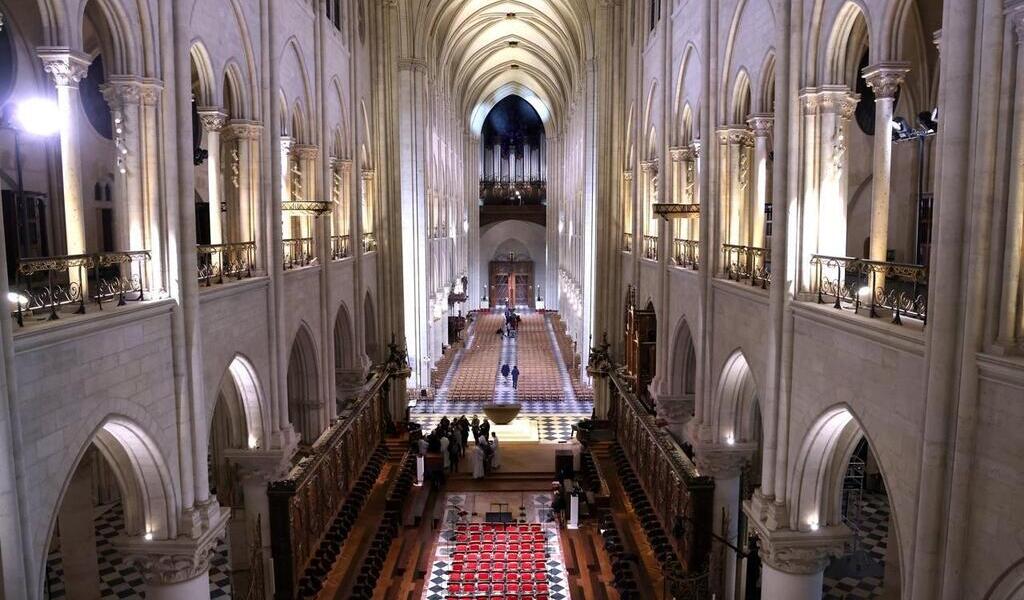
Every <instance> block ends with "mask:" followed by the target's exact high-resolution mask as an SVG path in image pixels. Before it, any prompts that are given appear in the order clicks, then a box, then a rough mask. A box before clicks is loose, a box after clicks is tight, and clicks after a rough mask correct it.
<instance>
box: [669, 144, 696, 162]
mask: <svg viewBox="0 0 1024 600" xmlns="http://www.w3.org/2000/svg"><path fill="white" fill-rule="evenodd" d="M668 153H669V156H670V157H671V158H672V162H687V161H691V160H693V159H694V152H693V148H691V147H689V146H678V147H675V148H670V149H669V151H668Z"/></svg>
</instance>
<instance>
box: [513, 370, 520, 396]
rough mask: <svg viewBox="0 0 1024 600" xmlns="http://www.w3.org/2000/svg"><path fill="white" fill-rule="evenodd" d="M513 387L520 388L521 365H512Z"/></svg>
mask: <svg viewBox="0 0 1024 600" xmlns="http://www.w3.org/2000/svg"><path fill="white" fill-rule="evenodd" d="M512 389H514V390H518V389H519V365H515V366H514V367H512Z"/></svg>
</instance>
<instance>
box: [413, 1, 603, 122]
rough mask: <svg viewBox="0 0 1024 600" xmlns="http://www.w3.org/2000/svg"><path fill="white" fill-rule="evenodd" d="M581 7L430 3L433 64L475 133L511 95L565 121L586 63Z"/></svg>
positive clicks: (573, 4) (548, 3)
mask: <svg viewBox="0 0 1024 600" xmlns="http://www.w3.org/2000/svg"><path fill="white" fill-rule="evenodd" d="M582 1H583V0H430V3H429V4H430V6H429V7H428V10H427V16H428V19H429V20H428V21H427V22H428V23H430V27H429V28H428V29H427V30H426V33H427V34H428V38H427V40H426V42H427V49H428V54H429V57H430V59H431V60H432V61H433V62H434V67H435V69H436V71H435V72H436V73H438V74H439V75H440V77H441V79H442V83H443V84H444V85H445V86H446V87H447V88H448V89H449V90H450V91H451V94H452V98H454V100H455V101H456V102H458V103H459V106H460V108H461V109H462V111H463V114H465V115H466V116H467V118H468V119H469V121H470V126H471V128H472V130H473V131H474V132H475V133H477V134H479V132H480V127H481V126H482V125H483V121H484V118H485V117H486V116H487V113H488V112H489V111H490V109H491V107H492V106H494V105H495V104H496V103H497V102H499V101H500V100H501V99H503V98H505V97H507V96H509V95H510V94H518V95H520V96H522V97H523V98H525V99H526V100H527V101H528V102H530V104H532V105H533V106H534V108H536V109H537V112H538V113H539V114H540V115H541V118H543V119H544V121H545V122H547V123H552V122H557V121H558V119H559V118H560V116H561V115H562V114H564V112H565V109H566V107H567V105H568V103H569V101H570V98H571V95H572V93H573V90H574V87H575V85H576V84H577V83H578V82H579V81H580V78H581V73H582V65H583V64H584V58H585V56H587V47H586V45H587V40H588V37H587V25H586V22H585V21H586V14H585V12H584V14H583V15H582V18H581V15H580V11H581V10H582V9H581V8H580V7H579V6H578V5H579V4H580V3H581V2H582Z"/></svg>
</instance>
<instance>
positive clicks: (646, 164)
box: [640, 159, 658, 175]
mask: <svg viewBox="0 0 1024 600" xmlns="http://www.w3.org/2000/svg"><path fill="white" fill-rule="evenodd" d="M640 171H642V172H643V173H644V174H646V175H657V174H658V160H657V159H655V160H645V161H643V162H641V163H640Z"/></svg>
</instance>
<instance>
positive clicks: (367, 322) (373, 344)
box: [363, 292, 381, 364]
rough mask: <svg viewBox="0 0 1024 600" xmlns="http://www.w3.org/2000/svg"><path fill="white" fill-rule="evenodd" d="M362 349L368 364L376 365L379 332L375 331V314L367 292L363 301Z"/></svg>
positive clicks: (371, 300)
mask: <svg viewBox="0 0 1024 600" xmlns="http://www.w3.org/2000/svg"><path fill="white" fill-rule="evenodd" d="M363 348H364V350H365V352H366V356H368V357H369V358H370V362H372V363H373V364H377V363H379V362H380V361H381V356H380V332H378V331H377V313H376V311H375V310H374V309H373V298H371V297H370V294H369V292H367V294H366V297H365V298H364V299H363Z"/></svg>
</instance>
